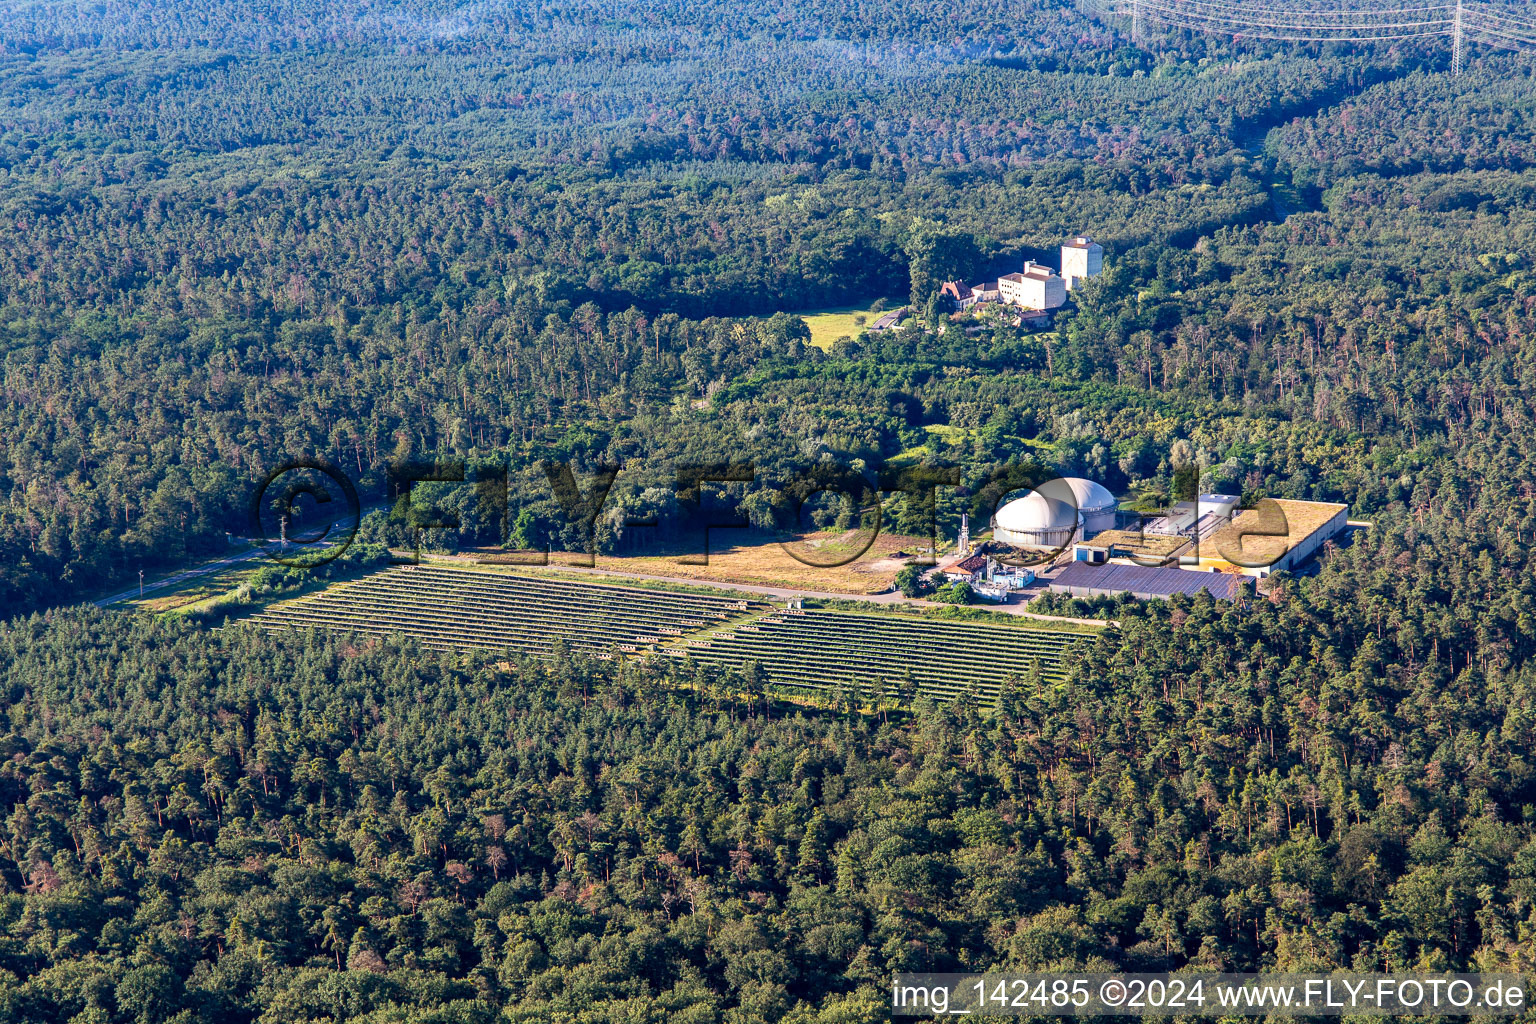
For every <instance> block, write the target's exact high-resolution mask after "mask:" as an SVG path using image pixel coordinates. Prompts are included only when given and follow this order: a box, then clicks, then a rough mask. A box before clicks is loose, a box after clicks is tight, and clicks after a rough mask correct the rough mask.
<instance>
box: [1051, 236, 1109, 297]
mask: <svg viewBox="0 0 1536 1024" xmlns="http://www.w3.org/2000/svg"><path fill="white" fill-rule="evenodd" d="M1102 273H1104V247H1103V246H1102V245H1100V244H1099V243H1098V242H1095V241H1094V240H1093V239H1091V238H1089V237H1088V236H1087V235H1078V236H1077V237H1076V238H1074V239H1072V240H1070V241H1068V242H1067V243H1066V244H1065V245H1063V246H1062V247H1061V279H1062V281H1063V282H1065V284H1066V288H1067V291H1071V290H1072V289H1073V288H1075V287H1076V286H1077V283H1078V282H1079V281H1082V280H1084V279H1085V278H1089V277H1098V276H1099V275H1100V274H1102Z"/></svg>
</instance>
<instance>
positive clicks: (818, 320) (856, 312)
mask: <svg viewBox="0 0 1536 1024" xmlns="http://www.w3.org/2000/svg"><path fill="white" fill-rule="evenodd" d="M875 302H876V300H875V299H870V300H869V301H868V302H866V303H863V304H861V305H852V306H834V307H832V308H830V309H812V310H807V311H805V312H801V313H797V314H795V315H796V316H799V317H800V318H801V319H802V320H804V321H805V325H806V326H807V327H809V328H810V329H811V344H812V345H815V346H816V347H817V348H820V349H829V348H831V347H832V343H833V342H835V341H837V339H838V338H843V337H847V338H855V337H858V334H859V332H860V331H862V330H864V329H865V328H866V327H868V326H869V325H870V324H873V323H874V322H875V321H876V320H878V319H879V318H880V315H881V313H882V312H889V311H890V310H893V309H896V308H897V307H899V306H902V305H904V304H905V301H904V300H902V299H886V300H885V306H884V308H883V309H882V310H881V311H880V312H876V311H875V310H873V309H871V308H870V307H871V306H873V305H874V304H875ZM857 317H863V318H864V322H863V323H862V324H861V323H859V322H858V320H857V319H856V318H857Z"/></svg>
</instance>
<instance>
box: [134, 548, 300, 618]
mask: <svg viewBox="0 0 1536 1024" xmlns="http://www.w3.org/2000/svg"><path fill="white" fill-rule="evenodd" d="M269 564H270V563H269V562H267V561H266V560H265V559H253V560H251V561H248V562H240V563H237V564H235V565H230V566H226V567H225V568H223V569H219V570H218V571H217V572H211V573H208V574H207V575H206V576H197V577H194V578H192V579H189V580H185V581H184V582H181V583H177V584H174V585H173V586H169V587H166V588H164V589H162V590H149V591H146V592H145V594H144V596H143V597H132V598H129V599H128V600H126V601H120V602H118V603H117V604H116V605H113V607H114V608H128V609H132V610H134V611H141V612H150V613H152V614H159V613H161V612H173V611H180V610H182V609H184V608H190V607H191V606H192V605H195V604H199V603H200V602H203V601H206V600H208V599H209V598H212V597H218V596H219V595H221V594H227V593H229V592H230V591H232V590H236V589H238V588H239V586H240V585H241V584H242V583H244V582H245V581H246V580H247V579H249V578H250V577H251V574H252V573H254V572H256V570H258V569H260V568H262V567H263V566H265V565H269Z"/></svg>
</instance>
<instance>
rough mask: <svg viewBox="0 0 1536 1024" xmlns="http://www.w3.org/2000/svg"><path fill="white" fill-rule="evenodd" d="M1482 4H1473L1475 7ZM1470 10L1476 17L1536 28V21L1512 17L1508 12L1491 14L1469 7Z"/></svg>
mask: <svg viewBox="0 0 1536 1024" xmlns="http://www.w3.org/2000/svg"><path fill="white" fill-rule="evenodd" d="M1482 6H1483V5H1482V4H1473V5H1472V7H1473V8H1478V7H1482ZM1469 11H1470V13H1471V14H1472V15H1473V16H1474V17H1478V18H1488V19H1491V20H1493V21H1504V22H1508V23H1509V24H1511V25H1521V26H1523V27H1527V28H1532V29H1536V21H1527V20H1526V19H1524V18H1512V17H1510V16H1509V15H1507V14H1490V13H1489V12H1487V11H1483V10H1472V9H1470V8H1469Z"/></svg>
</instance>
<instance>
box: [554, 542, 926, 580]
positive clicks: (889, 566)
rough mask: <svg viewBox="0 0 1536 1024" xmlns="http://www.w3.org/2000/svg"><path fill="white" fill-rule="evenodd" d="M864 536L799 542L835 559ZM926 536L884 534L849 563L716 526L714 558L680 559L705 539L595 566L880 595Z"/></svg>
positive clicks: (558, 559)
mask: <svg viewBox="0 0 1536 1024" xmlns="http://www.w3.org/2000/svg"><path fill="white" fill-rule="evenodd" d="M864 539H865V538H864V537H863V536H862V535H859V534H855V533H850V534H837V533H817V534H809V535H807V536H806V537H805V538H803V539H802V540H800V541H799V542H797V543H796V544H795V551H796V553H797V554H799V555H800V556H801V557H803V558H805V559H806V560H807V561H813V562H831V561H835V560H837V559H838V557H841V556H844V555H849V554H853V553H854V551H855V550H856V549H857V547H858V546H859V545H862V543H863V541H864ZM927 543H928V542H927V541H926V540H921V539H919V538H915V537H903V536H900V535H899V534H888V533H881V534H880V535H879V536H878V537H876V538H875V542H874V544H872V545H871V546H870V548H869V550H868V551H865V552H864V553H863V554H862V555H860V556H859V557H858V558H857V559H856V560H854V561H852V562H850V563H848V564H847V565H838V566H823V565H807V564H805V563H804V562H801V561H798V560H797V559H796V558H795V557H794V556H792V555H790V554H789V553H788V552H787V551H785V550H784V548H783V547H782V546H780V544H779V541H778V539H777V538H776V537H774V536H773V535H771V534H768V533H761V532H758V531H742V533H741V534H737V531H732V530H717V531H714V532H712V533H711V535H710V539H709V562H708V564H705V565H698V564H693V563H691V562H684V561H681V559H682V558H684V557H693V558H698V557H700V556H702V555H703V545H702V543H699V544H695V545H694V546H693V547H690V548H688V549H679V550H677V551H657V552H654V553H645V554H635V555H611V556H610V555H598V556H597V559H596V566H595V567H596V568H598V569H608V570H611V571H614V572H627V573H640V574H643V575H648V576H673V577H679V578H684V579H694V580H699V581H700V582H712V583H745V584H749V585H752V586H760V587H782V588H785V589H787V590H796V591H823V592H826V593H834V594H878V593H881V592H883V591H885V590H889V589H890V588H891V586H892V585H893V584H894V583H895V580H896V573H897V572H899V571H900V570H901V567H902V565H903V564H905V562H906V561H907V559H908V558H909V557H911V556H913V555H916V554H918V553H919V552H920V551H921V549H922V548H924V547H926V546H927ZM579 557H580V556H575V555H570V554H565V553H561V552H557V553H555V554H553V555H551V556H550V565H551V566H552V567H558V566H560V565H572V564H581V563H579V562H578V561H577V559H578V558H579Z"/></svg>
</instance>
